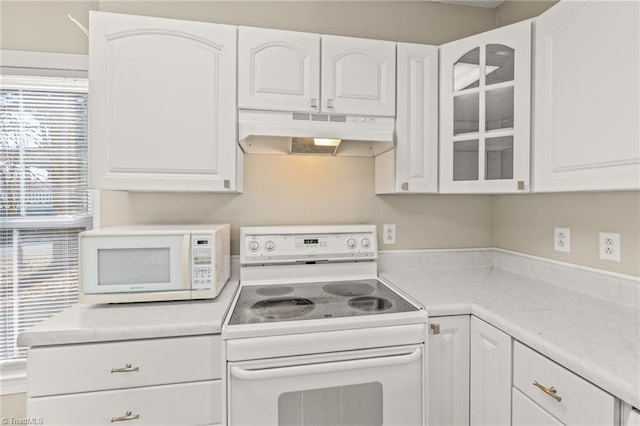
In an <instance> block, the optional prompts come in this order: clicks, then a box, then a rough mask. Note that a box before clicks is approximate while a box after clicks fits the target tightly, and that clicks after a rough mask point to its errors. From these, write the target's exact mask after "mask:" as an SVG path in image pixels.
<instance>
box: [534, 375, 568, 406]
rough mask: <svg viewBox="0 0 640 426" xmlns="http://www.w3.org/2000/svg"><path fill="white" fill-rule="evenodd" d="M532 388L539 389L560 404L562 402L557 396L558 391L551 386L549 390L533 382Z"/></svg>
mask: <svg viewBox="0 0 640 426" xmlns="http://www.w3.org/2000/svg"><path fill="white" fill-rule="evenodd" d="M533 386H535V387H537V388H538V389H540V390H541V391H542V392H544V393H546V394H547V395H549V396H550V397H551V398H554V399H555V400H556V401H558V402H560V401H562V398H561V397H559V396H558V395H557V393H558V391H557V390H556V388H554V387H553V386H551V387H550V388H548V387H546V386H543V385H541V384H540V383H538V382H537V381H535V380H534V382H533Z"/></svg>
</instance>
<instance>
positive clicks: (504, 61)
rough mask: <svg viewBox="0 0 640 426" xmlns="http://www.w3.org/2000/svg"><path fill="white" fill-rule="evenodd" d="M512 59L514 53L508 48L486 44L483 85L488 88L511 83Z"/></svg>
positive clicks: (512, 73) (512, 72)
mask: <svg viewBox="0 0 640 426" xmlns="http://www.w3.org/2000/svg"><path fill="white" fill-rule="evenodd" d="M514 57H515V55H514V51H513V49H512V48H510V47H509V46H503V45H501V44H488V45H487V69H486V80H485V84H486V85H487V86H488V85H491V84H497V83H503V82H505V81H513V75H514V62H513V59H514Z"/></svg>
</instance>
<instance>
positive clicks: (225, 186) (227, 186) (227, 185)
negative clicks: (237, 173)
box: [224, 179, 231, 189]
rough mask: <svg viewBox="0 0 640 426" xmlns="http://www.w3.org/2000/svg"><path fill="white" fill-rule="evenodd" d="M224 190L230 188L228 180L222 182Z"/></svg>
mask: <svg viewBox="0 0 640 426" xmlns="http://www.w3.org/2000/svg"><path fill="white" fill-rule="evenodd" d="M224 188H225V189H229V188H231V181H230V180H229V179H225V180H224Z"/></svg>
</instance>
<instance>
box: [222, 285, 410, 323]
mask: <svg viewBox="0 0 640 426" xmlns="http://www.w3.org/2000/svg"><path fill="white" fill-rule="evenodd" d="M284 291H287V293H286V295H285V293H284ZM418 310H419V309H418V308H417V307H415V306H413V305H412V304H411V303H409V302H408V301H407V300H405V299H404V298H403V297H402V296H400V295H399V294H397V293H396V292H394V291H393V290H391V289H390V288H389V287H387V286H386V285H385V284H384V283H383V282H381V281H379V280H377V279H375V278H374V279H365V280H352V281H332V282H327V281H324V282H312V283H287V284H268V285H242V286H241V288H240V294H239V296H238V300H237V302H236V304H235V307H234V309H233V312H232V313H231V318H230V320H229V325H231V326H232V325H237V324H238V325H239V324H253V323H260V322H265V323H266V322H281V321H299V320H305V321H306V320H318V319H332V318H346V317H358V316H368V315H386V314H392V313H402V312H413V311H418Z"/></svg>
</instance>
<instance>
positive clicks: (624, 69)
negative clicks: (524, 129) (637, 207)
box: [534, 1, 640, 191]
mask: <svg viewBox="0 0 640 426" xmlns="http://www.w3.org/2000/svg"><path fill="white" fill-rule="evenodd" d="M603 25H606V29H605V30H603V31H594V28H600V27H602V26H603ZM535 32H536V37H535V49H536V50H535V57H536V63H535V76H536V80H535V110H534V120H535V129H534V130H535V132H534V135H535V141H534V160H535V161H534V179H535V182H534V183H535V185H534V190H535V191H572V190H606V189H638V188H640V144H639V143H638V141H639V140H640V127H639V126H638V117H639V116H640V96H638V93H639V92H640V79H639V78H638V75H639V74H640V3H638V2H635V1H632V2H623V1H616V2H599V1H589V2H584V1H581V2H561V3H559V4H557V5H555V6H553V7H552V8H551V9H549V10H548V11H547V12H545V13H544V14H542V15H541V16H540V17H538V18H537V19H536V21H535Z"/></svg>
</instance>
